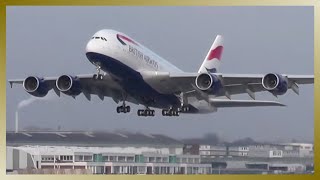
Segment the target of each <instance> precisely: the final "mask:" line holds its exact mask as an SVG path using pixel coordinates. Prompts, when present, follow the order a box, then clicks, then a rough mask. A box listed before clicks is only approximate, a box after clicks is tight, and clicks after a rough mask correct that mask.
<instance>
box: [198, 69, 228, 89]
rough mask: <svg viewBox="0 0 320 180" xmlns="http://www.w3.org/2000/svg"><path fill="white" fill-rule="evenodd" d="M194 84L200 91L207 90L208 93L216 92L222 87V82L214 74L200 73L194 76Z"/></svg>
mask: <svg viewBox="0 0 320 180" xmlns="http://www.w3.org/2000/svg"><path fill="white" fill-rule="evenodd" d="M195 83H196V86H197V88H199V89H200V90H202V91H208V93H210V94H217V93H218V92H219V91H220V89H222V87H223V86H222V82H221V80H220V78H219V77H218V76H217V75H215V74H209V73H202V74H199V75H198V76H197V78H196V82H195Z"/></svg>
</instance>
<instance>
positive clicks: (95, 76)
mask: <svg viewBox="0 0 320 180" xmlns="http://www.w3.org/2000/svg"><path fill="white" fill-rule="evenodd" d="M96 66H97V73H96V74H94V75H93V79H97V80H102V79H103V74H101V66H99V65H96Z"/></svg>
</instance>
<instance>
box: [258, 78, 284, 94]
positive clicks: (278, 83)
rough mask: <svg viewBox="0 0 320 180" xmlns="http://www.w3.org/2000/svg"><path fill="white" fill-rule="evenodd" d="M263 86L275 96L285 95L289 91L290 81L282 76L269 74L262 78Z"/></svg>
mask: <svg viewBox="0 0 320 180" xmlns="http://www.w3.org/2000/svg"><path fill="white" fill-rule="evenodd" d="M262 86H263V87H264V88H265V89H266V90H268V91H269V92H271V93H272V94H274V95H283V94H285V93H286V92H287V90H288V79H287V78H286V77H283V76H282V75H280V74H274V73H269V74H266V75H265V76H264V77H263V78H262Z"/></svg>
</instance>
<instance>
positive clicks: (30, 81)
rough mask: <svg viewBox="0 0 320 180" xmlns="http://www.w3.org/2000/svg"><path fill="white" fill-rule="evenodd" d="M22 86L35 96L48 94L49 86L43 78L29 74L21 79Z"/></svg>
mask: <svg viewBox="0 0 320 180" xmlns="http://www.w3.org/2000/svg"><path fill="white" fill-rule="evenodd" d="M23 88H24V89H25V91H27V92H28V93H29V94H31V95H33V96H37V97H44V96H46V95H47V94H48V91H49V88H48V85H47V84H46V82H44V81H43V78H38V77H35V76H29V77H27V78H26V79H25V80H24V81H23Z"/></svg>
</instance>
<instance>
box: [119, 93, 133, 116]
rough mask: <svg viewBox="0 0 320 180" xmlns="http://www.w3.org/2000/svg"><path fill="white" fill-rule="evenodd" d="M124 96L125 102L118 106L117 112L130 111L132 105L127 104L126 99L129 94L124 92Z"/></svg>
mask: <svg viewBox="0 0 320 180" xmlns="http://www.w3.org/2000/svg"><path fill="white" fill-rule="evenodd" d="M122 96H123V103H122V105H121V106H118V107H117V113H128V112H130V109H131V108H130V106H126V99H127V95H126V94H122Z"/></svg>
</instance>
